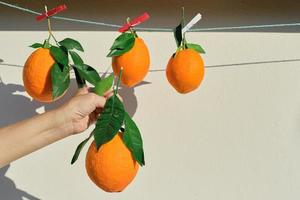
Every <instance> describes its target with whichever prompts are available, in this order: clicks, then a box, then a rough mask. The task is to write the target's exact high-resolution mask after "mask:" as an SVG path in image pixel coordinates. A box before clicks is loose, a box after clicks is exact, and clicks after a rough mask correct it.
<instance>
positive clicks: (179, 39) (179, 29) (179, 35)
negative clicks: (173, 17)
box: [173, 23, 182, 47]
mask: <svg viewBox="0 0 300 200" xmlns="http://www.w3.org/2000/svg"><path fill="white" fill-rule="evenodd" d="M173 33H174V37H175V40H176V44H177V47H179V46H180V45H181V42H182V24H181V23H180V24H179V25H178V26H177V27H176V28H175V30H174V32H173Z"/></svg>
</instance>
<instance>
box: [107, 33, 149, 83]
mask: <svg viewBox="0 0 300 200" xmlns="http://www.w3.org/2000/svg"><path fill="white" fill-rule="evenodd" d="M149 65H150V55H149V50H148V48H147V46H146V44H145V43H144V41H143V40H142V39H141V38H135V41H134V45H133V47H132V49H130V50H129V51H128V52H126V53H124V54H122V55H120V56H113V58H112V68H113V70H114V73H115V74H116V76H118V75H119V73H120V69H121V68H123V72H122V78H121V82H122V83H123V84H124V85H126V86H128V87H132V86H135V85H136V84H138V83H140V82H141V81H142V80H143V79H144V78H145V76H146V74H147V73H148V70H149Z"/></svg>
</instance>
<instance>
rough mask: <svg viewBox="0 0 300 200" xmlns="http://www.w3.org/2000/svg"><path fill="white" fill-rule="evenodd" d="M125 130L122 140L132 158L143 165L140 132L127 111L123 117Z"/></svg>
mask: <svg viewBox="0 0 300 200" xmlns="http://www.w3.org/2000/svg"><path fill="white" fill-rule="evenodd" d="M124 123H125V132H124V135H123V141H124V143H125V145H126V146H127V148H128V149H130V151H131V153H132V155H133V157H134V159H135V160H136V161H137V162H138V163H139V164H140V165H141V166H143V165H145V158H144V150H143V140H142V136H141V133H140V131H139V129H138V127H137V125H136V124H135V122H134V121H133V120H132V119H131V117H130V116H129V115H128V113H125V118H124Z"/></svg>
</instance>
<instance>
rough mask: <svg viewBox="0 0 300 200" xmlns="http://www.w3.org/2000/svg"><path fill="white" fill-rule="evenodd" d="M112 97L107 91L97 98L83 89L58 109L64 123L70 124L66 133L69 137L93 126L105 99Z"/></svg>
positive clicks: (85, 88) (86, 89)
mask: <svg viewBox="0 0 300 200" xmlns="http://www.w3.org/2000/svg"><path fill="white" fill-rule="evenodd" d="M112 95H113V93H112V91H109V92H107V93H105V94H104V96H98V95H96V94H94V93H91V92H89V91H88V88H87V87H84V88H81V89H80V90H79V91H78V93H77V95H75V97H73V98H72V99H71V100H70V101H69V102H67V103H66V104H65V105H64V106H62V107H61V108H59V110H60V113H62V116H63V119H64V123H66V124H71V126H70V128H71V130H70V131H68V132H69V133H70V135H72V134H77V133H80V132H83V131H85V130H86V129H87V128H88V127H89V126H90V125H91V124H93V123H94V122H95V121H96V120H97V117H98V116H99V114H100V113H101V111H102V109H103V107H104V105H105V102H106V99H107V98H109V97H110V96H112Z"/></svg>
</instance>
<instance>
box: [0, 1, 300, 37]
mask: <svg viewBox="0 0 300 200" xmlns="http://www.w3.org/2000/svg"><path fill="white" fill-rule="evenodd" d="M0 4H1V5H4V6H7V7H10V8H14V9H17V10H21V11H24V12H28V13H31V14H34V15H40V14H42V13H39V12H36V11H34V10H31V9H28V8H23V7H20V6H17V5H14V4H10V3H6V2H3V1H0ZM51 18H53V19H58V20H64V21H72V22H78V23H84V24H92V25H98V26H106V27H114V28H119V27H121V26H120V25H117V24H110V23H104V22H96V21H90V20H82V19H74V18H68V17H59V16H52V17H51ZM291 26H300V22H296V23H285V24H262V25H248V26H230V27H213V28H198V29H190V30H189V32H201V31H228V30H242V29H256V28H275V27H291ZM135 29H136V30H141V31H160V32H173V29H171V28H141V27H136V28H135Z"/></svg>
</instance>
